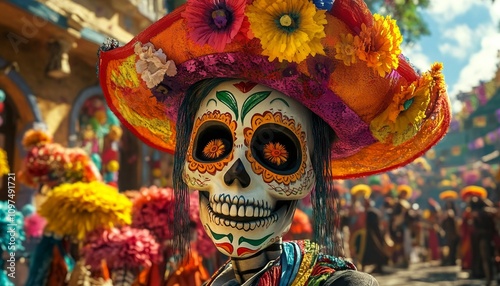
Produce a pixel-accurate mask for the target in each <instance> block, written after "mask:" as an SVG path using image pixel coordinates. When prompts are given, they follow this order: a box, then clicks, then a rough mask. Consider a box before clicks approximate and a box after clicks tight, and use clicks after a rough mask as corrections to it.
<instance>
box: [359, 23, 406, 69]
mask: <svg viewBox="0 0 500 286" xmlns="http://www.w3.org/2000/svg"><path fill="white" fill-rule="evenodd" d="M359 37H360V39H361V45H362V46H361V48H360V49H359V50H358V53H357V54H358V57H359V59H360V60H362V61H365V62H366V65H367V66H368V67H371V68H372V69H373V70H374V71H375V72H377V73H378V74H379V75H380V76H381V77H384V76H385V75H386V74H387V73H390V72H391V70H393V69H396V68H397V67H398V64H399V60H398V56H399V55H400V54H401V48H400V45H401V42H402V41H403V37H402V36H401V32H400V31H399V28H398V26H397V25H396V21H395V20H392V19H391V17H390V16H386V17H385V18H384V17H383V16H381V15H378V14H375V15H373V26H371V27H368V26H366V25H365V24H362V25H361V32H360V33H359Z"/></svg>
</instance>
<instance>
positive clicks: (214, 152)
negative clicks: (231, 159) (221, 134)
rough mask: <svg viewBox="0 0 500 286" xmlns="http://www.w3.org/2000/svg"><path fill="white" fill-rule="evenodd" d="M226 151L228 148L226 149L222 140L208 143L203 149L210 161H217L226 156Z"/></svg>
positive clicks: (204, 154)
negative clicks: (221, 156) (216, 159)
mask: <svg viewBox="0 0 500 286" xmlns="http://www.w3.org/2000/svg"><path fill="white" fill-rule="evenodd" d="M224 151H226V147H224V143H223V142H222V140H220V139H214V140H211V141H210V142H208V144H207V146H205V148H203V156H205V157H206V158H208V159H215V158H218V157H220V155H222V154H224Z"/></svg>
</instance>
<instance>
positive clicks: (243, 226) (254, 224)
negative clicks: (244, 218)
mask: <svg viewBox="0 0 500 286" xmlns="http://www.w3.org/2000/svg"><path fill="white" fill-rule="evenodd" d="M209 217H210V220H211V221H212V222H214V223H215V224H218V225H224V226H227V227H233V228H236V229H238V230H245V231H249V230H254V229H256V228H258V227H269V226H270V225H271V224H273V223H275V222H277V221H278V214H276V213H273V214H272V215H269V216H268V217H265V218H261V219H258V220H255V221H251V222H236V221H233V220H227V219H224V218H221V217H219V216H217V215H216V214H215V213H214V212H213V211H212V210H211V209H210V208H209Z"/></svg>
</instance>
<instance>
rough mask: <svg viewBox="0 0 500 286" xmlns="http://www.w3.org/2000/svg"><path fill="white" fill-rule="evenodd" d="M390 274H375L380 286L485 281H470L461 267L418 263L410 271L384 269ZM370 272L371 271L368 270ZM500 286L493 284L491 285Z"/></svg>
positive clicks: (476, 285)
mask: <svg viewBox="0 0 500 286" xmlns="http://www.w3.org/2000/svg"><path fill="white" fill-rule="evenodd" d="M384 270H385V271H386V272H389V273H390V274H385V275H378V274H373V276H375V278H377V281H378V282H379V284H380V286H395V285H398V286H399V285H404V286H406V285H409V286H425V285H434V286H480V285H481V286H482V285H486V284H485V281H484V280H478V279H468V274H467V273H465V272H461V271H460V267H459V266H440V265H439V264H438V263H416V264H413V265H411V266H410V268H409V269H395V268H390V267H387V268H384ZM367 271H368V272H369V269H367ZM490 285H491V286H493V285H500V284H496V283H495V282H493V283H492V284H490Z"/></svg>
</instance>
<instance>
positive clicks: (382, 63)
mask: <svg viewBox="0 0 500 286" xmlns="http://www.w3.org/2000/svg"><path fill="white" fill-rule="evenodd" d="M315 2H321V3H324V2H323V1H315ZM318 6H320V5H318ZM401 42H402V36H401V33H400V31H399V28H398V27H397V25H396V22H395V21H394V20H392V19H390V17H388V16H387V17H383V16H380V15H372V14H371V13H370V11H369V10H368V8H367V6H366V4H365V3H364V2H363V1H359V0H337V1H334V3H333V6H332V7H331V8H330V7H328V8H326V7H321V6H320V7H317V5H315V4H314V3H313V2H311V1H308V0H281V1H275V0H255V1H247V0H234V1H229V0H215V1H214V0H210V1H209V0H188V1H187V3H186V4H185V5H183V6H181V7H179V8H178V9H176V10H175V11H173V12H172V13H170V14H168V15H166V16H165V17H163V18H162V19H160V20H159V21H157V22H156V23H154V24H153V25H151V26H150V27H148V28H147V29H146V30H145V31H143V32H142V33H140V34H139V35H137V36H136V37H135V38H133V39H132V40H131V41H130V42H129V43H127V44H126V45H124V46H123V47H117V46H118V45H117V43H116V42H112V41H111V42H108V43H107V44H105V45H103V46H102V47H101V49H100V52H99V54H100V55H99V78H100V82H101V86H102V88H103V91H104V95H105V97H106V99H107V101H108V104H109V105H110V108H111V109H112V110H113V112H115V114H116V115H117V116H118V118H119V119H120V120H121V121H122V123H123V124H124V125H126V126H127V127H128V128H129V129H130V130H131V131H132V132H133V133H134V134H136V135H137V136H138V137H140V138H141V139H142V140H143V141H144V142H146V143H148V144H149V145H151V146H153V147H156V148H158V149H160V150H163V151H167V152H173V150H174V149H175V130H176V120H177V112H178V109H179V106H180V103H181V102H182V100H183V99H184V96H185V91H186V90H187V89H188V87H189V86H191V85H192V84H194V83H196V82H198V81H200V80H203V79H207V78H216V77H226V78H238V79H242V83H241V85H240V87H241V88H242V90H244V89H245V86H249V85H248V84H250V82H254V83H259V84H263V85H266V86H269V87H270V88H273V89H275V90H278V91H280V92H282V93H284V94H286V95H287V96H289V97H291V98H293V99H295V100H297V101H299V102H300V103H302V104H303V105H304V106H305V107H307V108H308V109H310V110H311V111H312V112H314V113H315V114H317V115H318V116H320V117H321V118H322V119H323V120H324V121H325V122H327V123H328V124H329V125H330V126H331V127H332V129H333V130H334V131H335V133H336V137H337V139H336V140H335V142H334V143H333V144H334V146H333V151H332V154H331V155H330V156H331V158H332V168H333V170H334V172H333V173H334V178H352V177H359V176H365V175H370V174H375V173H378V172H383V171H387V170H390V169H393V168H396V167H399V166H403V165H405V164H407V163H410V162H411V161H412V160H414V159H415V158H418V157H419V156H421V155H422V154H423V153H424V152H425V151H426V150H428V149H429V148H431V147H432V146H433V145H434V144H436V143H437V142H438V141H439V140H440V139H441V138H442V137H443V136H444V134H445V133H446V131H447V129H448V125H449V121H450V108H449V100H448V97H447V95H446V90H445V83H444V79H443V75H442V73H441V70H442V65H441V64H439V63H436V64H434V65H432V67H430V69H429V71H426V72H424V73H423V74H419V73H418V72H417V71H416V70H415V68H413V67H412V66H411V64H410V63H409V61H408V60H407V59H406V58H405V57H404V56H403V55H402V54H401V49H400V44H401ZM325 155H326V154H325Z"/></svg>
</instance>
